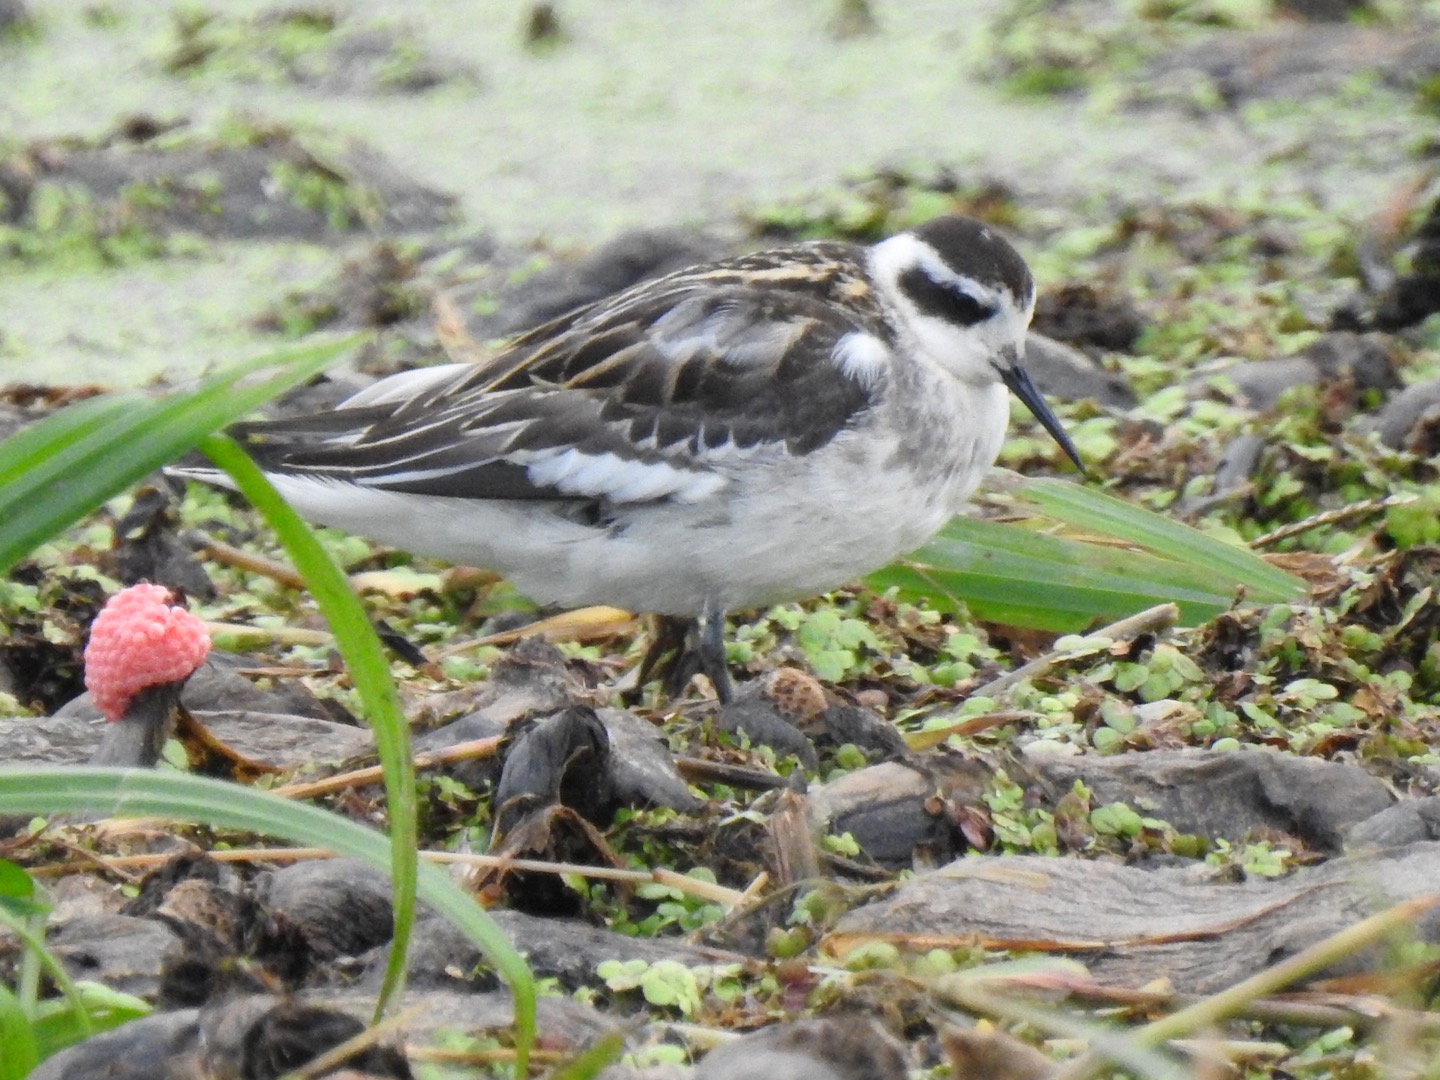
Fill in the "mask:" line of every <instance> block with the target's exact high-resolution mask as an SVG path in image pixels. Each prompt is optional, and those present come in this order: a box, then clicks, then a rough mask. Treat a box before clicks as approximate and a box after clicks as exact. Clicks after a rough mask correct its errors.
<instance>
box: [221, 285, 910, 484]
mask: <svg viewBox="0 0 1440 1080" xmlns="http://www.w3.org/2000/svg"><path fill="white" fill-rule="evenodd" d="M832 284H833V283H832ZM841 285H845V283H843V282H842V283H841V284H836V285H834V287H835V288H839V287H841ZM802 286H803V287H802ZM846 287H848V288H849V289H850V292H851V294H852V296H851V300H852V302H851V303H848V304H836V303H834V302H832V301H831V298H830V297H829V296H826V295H823V294H818V295H817V286H816V281H815V276H814V275H811V276H810V277H808V278H807V277H805V276H804V275H802V274H798V273H797V274H795V275H793V281H792V280H790V279H785V278H783V277H780V278H778V279H777V281H776V282H769V283H765V282H762V283H759V284H757V283H756V282H755V280H754V275H746V274H743V273H738V272H735V273H731V274H729V275H728V276H726V275H722V274H721V273H720V272H719V271H713V272H710V273H704V274H700V273H694V272H692V273H689V274H686V273H682V274H679V275H672V276H671V277H669V278H663V279H660V280H659V281H657V282H651V283H649V284H647V285H642V286H639V287H637V288H636V289H632V290H630V291H629V292H627V293H623V294H621V295H620V296H619V297H617V298H615V299H614V300H611V301H609V302H604V303H601V304H597V305H593V306H591V307H589V308H584V309H581V310H580V311H578V312H572V313H571V314H569V315H566V316H563V317H561V318H560V319H558V320H555V321H554V322H552V323H548V324H546V325H544V326H541V327H539V328H537V329H536V330H533V331H531V332H530V333H528V334H526V335H524V336H522V337H521V338H519V339H517V340H516V341H515V342H514V343H513V344H512V346H511V347H510V348H509V349H508V350H507V351H506V353H505V354H504V355H502V356H501V357H498V358H497V359H496V360H495V361H492V362H490V363H487V364H485V365H484V366H483V367H482V368H465V369H463V370H458V372H457V375H456V376H455V377H444V378H443V379H442V378H436V379H433V380H425V381H423V382H422V384H421V388H420V390H419V392H417V393H415V394H413V395H412V396H410V397H409V398H406V399H405V400H403V401H401V402H399V403H398V404H397V403H396V402H395V401H394V400H393V398H394V397H395V396H396V395H392V394H390V393H389V392H387V391H383V385H384V384H381V388H382V392H380V393H369V394H368V395H367V397H366V398H364V399H362V401H361V402H360V403H359V404H357V406H356V407H354V408H345V407H343V406H342V407H341V408H340V409H338V410H335V411H333V412H331V413H329V414H327V415H325V416H323V417H319V418H316V419H317V421H318V423H317V424H316V425H315V427H314V428H312V429H311V433H310V434H309V435H307V434H306V433H305V432H304V430H303V428H304V421H300V422H294V421H290V422H282V423H281V424H278V425H274V424H272V425H267V424H257V425H250V426H249V427H248V428H247V429H245V431H244V434H245V435H246V436H247V439H248V440H249V441H251V443H252V445H253V446H254V447H255V449H256V451H257V456H259V457H260V458H261V461H262V464H264V465H266V466H267V467H269V468H271V469H273V470H277V471H280V472H288V473H301V474H305V475H309V476H317V477H327V478H331V479H334V480H338V481H344V482H349V483H355V484H361V485H364V486H367V487H374V488H379V489H384V490H391V491H402V492H412V493H418V494H426V495H446V496H455V497H461V498H470V499H485V498H505V499H523V498H544V499H555V498H575V499H592V500H593V499H600V500H603V501H605V502H607V503H611V504H623V503H634V502H649V501H655V500H679V501H697V500H699V499H702V498H704V497H706V496H708V495H710V494H712V493H714V492H715V491H717V490H719V488H720V487H722V486H723V485H724V483H725V480H724V477H723V475H722V474H721V473H720V472H717V466H723V462H724V461H725V460H726V459H727V458H733V457H734V456H736V455H746V454H754V453H757V452H762V451H766V450H771V451H776V452H788V453H791V454H804V453H807V452H810V451H812V450H814V449H816V448H817V447H819V446H822V445H824V444H825V443H827V442H829V441H830V440H831V439H832V438H834V437H835V435H836V434H838V433H839V432H840V431H842V430H843V429H844V428H845V427H846V426H847V425H849V424H851V423H852V422H853V421H854V420H855V418H856V417H857V416H858V415H859V414H861V413H863V412H864V411H866V410H867V409H869V408H870V407H871V405H872V404H873V399H874V395H875V393H876V392H877V387H878V384H879V381H880V378H881V377H882V375H883V372H884V369H885V367H886V366H887V365H888V359H889V355H890V352H889V349H890V346H889V345H888V343H887V342H886V341H885V339H884V333H883V330H882V326H883V323H882V322H881V321H880V318H879V312H878V309H873V308H872V306H871V303H870V300H869V297H868V296H866V295H864V294H863V292H862V290H863V284H862V283H860V282H859V281H856V280H853V279H852V280H851V281H850V282H849V283H848V285H846ZM856 301H858V302H856ZM347 419H348V420H349V421H350V423H348V424H347V423H346V420H347ZM317 439H318V441H317Z"/></svg>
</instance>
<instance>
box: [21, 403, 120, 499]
mask: <svg viewBox="0 0 1440 1080" xmlns="http://www.w3.org/2000/svg"><path fill="white" fill-rule="evenodd" d="M144 400H145V397H144V395H143V394H140V393H120V394H101V395H100V396H98V397H92V398H86V399H85V400H84V401H77V402H76V403H75V404H73V405H68V406H66V407H65V408H63V409H61V410H59V411H58V412H55V413H52V414H51V415H50V416H48V417H46V418H45V419H44V420H42V421H40V422H39V423H36V424H31V425H30V426H29V427H27V428H22V429H21V430H20V431H19V432H17V433H16V434H15V435H13V436H11V437H10V438H9V439H7V440H6V441H5V442H4V443H3V444H0V451H3V453H0V488H3V487H4V486H5V485H6V484H9V483H11V482H12V481H13V480H15V479H16V478H17V477H19V476H20V475H21V474H22V473H24V472H26V471H27V470H29V469H32V468H34V467H35V466H36V465H38V464H39V463H40V462H42V461H44V460H45V458H47V457H49V456H50V455H51V454H52V453H54V447H55V446H57V445H63V444H65V443H68V442H71V441H76V440H79V439H82V438H84V437H85V436H86V435H88V434H89V433H90V432H91V431H93V430H95V428H97V427H99V426H100V425H102V424H104V423H106V422H107V421H110V420H113V419H114V418H115V417H117V416H120V415H121V414H123V413H125V412H127V411H129V410H130V409H133V408H134V407H135V406H136V405H137V404H139V403H140V402H143V401H144Z"/></svg>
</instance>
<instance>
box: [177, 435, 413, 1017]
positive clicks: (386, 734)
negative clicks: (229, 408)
mask: <svg viewBox="0 0 1440 1080" xmlns="http://www.w3.org/2000/svg"><path fill="white" fill-rule="evenodd" d="M200 449H201V450H202V451H203V452H204V453H205V455H206V456H207V457H209V458H210V460H211V461H213V462H214V463H215V464H216V465H218V466H219V467H220V468H222V469H224V470H225V471H226V472H227V473H229V474H230V478H231V479H232V480H234V481H235V486H236V487H238V488H239V489H240V492H241V494H243V495H244V496H245V497H246V498H247V499H249V500H250V502H251V504H252V505H253V506H254V507H255V508H256V509H257V510H259V511H260V512H261V513H262V514H263V515H264V516H265V519H266V520H267V521H269V522H270V524H271V526H272V527H273V528H274V529H275V532H276V534H277V535H278V536H279V538H280V542H281V544H282V545H284V548H285V553H286V554H287V555H289V557H290V561H291V562H293V563H294V564H295V568H296V569H297V570H299V571H300V573H301V575H302V576H303V577H304V578H305V585H306V587H307V588H308V589H309V590H310V593H311V595H312V596H314V597H315V602H316V603H317V604H319V605H320V611H321V613H322V614H323V615H324V616H325V621H326V622H328V623H329V624H330V629H331V630H332V631H333V632H334V634H335V642H336V644H337V645H338V646H339V648H340V653H341V655H342V656H343V657H344V659H345V664H346V666H347V668H348V669H349V671H350V678H351V679H352V680H353V682H354V683H355V688H356V690H357V691H359V693H360V696H361V698H362V699H363V700H364V702H365V709H366V714H367V719H368V720H369V722H370V727H371V729H372V730H373V731H374V733H375V748H376V751H377V753H378V755H379V757H380V764H381V767H382V769H383V771H384V775H385V796H386V803H387V809H388V811H389V816H390V836H391V839H392V841H393V843H392V845H391V856H392V858H393V859H394V863H393V866H392V868H391V874H392V878H393V880H394V883H395V889H394V895H393V897H392V900H393V903H394V911H395V932H394V939H393V940H392V942H391V945H390V958H389V962H388V963H387V965H386V968H385V979H384V982H383V983H382V985H381V987H380V1000H379V1002H378V1003H377V1004H376V1007H375V1012H376V1019H379V1017H380V1015H381V1014H383V1012H384V1011H385V1007H386V1005H387V1004H388V1003H389V1002H390V1001H391V999H392V998H393V997H394V996H395V995H396V994H397V993H398V992H399V991H400V988H401V986H402V985H403V983H404V980H405V955H406V951H407V949H408V946H409V943H410V929H411V926H412V924H413V923H414V920H415V874H416V868H417V863H418V861H419V856H418V855H417V853H416V848H417V847H418V842H417V840H416V819H417V816H418V801H417V797H416V793H415V770H414V767H413V766H412V764H411V753H410V727H409V724H408V723H407V722H406V720H405V712H404V709H403V708H402V707H401V705H400V695H399V694H398V693H397V692H396V690H395V682H394V680H393V679H391V677H390V664H389V662H388V661H387V660H386V657H385V650H384V649H383V648H382V647H381V645H380V640H379V638H378V637H376V635H375V630H374V628H373V627H372V626H371V625H370V620H369V619H367V618H366V617H365V611H364V609H363V608H362V607H361V606H360V602H359V601H358V600H357V599H356V598H355V594H354V593H353V592H351V591H350V584H349V582H348V581H347V580H346V577H345V572H344V571H343V570H341V569H340V567H339V566H337V565H336V563H335V560H334V559H332V558H331V557H330V554H329V553H328V552H327V551H326V550H325V549H324V548H323V547H322V546H321V545H320V542H319V541H318V540H317V539H316V538H315V534H314V533H312V532H311V531H310V527H309V526H308V525H306V524H305V522H303V521H301V520H300V517H299V515H297V514H296V513H295V511H294V510H292V509H291V508H290V506H289V504H288V503H286V502H285V500H284V499H282V498H281V497H280V494H279V493H278V492H277V491H276V490H275V488H274V486H273V485H271V483H270V482H269V481H268V480H267V479H265V474H264V473H263V472H261V471H260V469H259V468H258V467H257V466H256V464H255V463H254V462H253V461H251V460H250V457H249V455H247V454H246V453H245V451H243V450H241V449H240V447H239V445H238V444H237V443H236V442H235V441H234V440H233V439H230V438H228V437H226V436H224V435H211V436H208V437H207V438H206V439H204V440H203V441H202V442H201V443H200Z"/></svg>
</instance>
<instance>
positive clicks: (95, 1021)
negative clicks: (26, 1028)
mask: <svg viewBox="0 0 1440 1080" xmlns="http://www.w3.org/2000/svg"><path fill="white" fill-rule="evenodd" d="M72 989H73V990H74V997H73V999H72V998H69V997H67V998H63V999H59V1000H55V999H52V1000H48V1001H42V1002H41V1003H40V1006H39V1008H37V1009H36V1010H35V1019H34V1023H33V1024H32V1029H33V1031H34V1033H35V1044H36V1047H37V1048H38V1050H39V1053H40V1060H41V1061H44V1060H45V1059H47V1058H49V1057H52V1056H54V1055H55V1054H58V1053H59V1052H60V1051H61V1050H64V1049H65V1048H66V1047H67V1046H74V1045H75V1044H76V1043H77V1042H83V1041H84V1040H85V1039H88V1038H89V1037H90V1036H91V1034H94V1033H98V1032H102V1031H110V1030H112V1029H114V1028H117V1027H119V1026H120V1025H121V1024H127V1023H129V1022H130V1021H131V1020H138V1019H139V1018H140V1017H142V1016H149V1015H150V1014H151V1013H152V1012H153V1011H154V1010H153V1009H152V1008H151V1007H150V1006H149V1005H148V1004H147V1003H146V1002H144V1001H142V1000H141V999H140V998H137V997H134V996H133V995H131V994H122V993H120V992H119V991H118V990H112V989H110V987H108V986H104V985H102V984H101V983H95V982H78V983H75V984H74V986H73V988H72Z"/></svg>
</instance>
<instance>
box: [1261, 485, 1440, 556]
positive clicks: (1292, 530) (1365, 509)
mask: <svg viewBox="0 0 1440 1080" xmlns="http://www.w3.org/2000/svg"><path fill="white" fill-rule="evenodd" d="M1419 497H1420V496H1418V495H1387V496H1385V497H1384V498H1380V499H1361V500H1360V501H1359V502H1353V503H1350V504H1349V505H1348V506H1337V507H1336V508H1335V509H1334V510H1322V511H1321V512H1320V513H1318V514H1311V515H1310V516H1309V517H1307V518H1304V519H1302V520H1300V521H1292V522H1291V523H1290V524H1288V525H1282V526H1280V528H1278V529H1274V530H1272V531H1270V532H1268V533H1265V534H1264V535H1263V536H1257V537H1256V538H1255V539H1254V540H1251V541H1250V546H1251V547H1252V548H1256V549H1259V548H1267V547H1272V546H1273V545H1275V544H1278V543H1280V541H1281V540H1289V539H1290V538H1291V537H1292V536H1299V535H1300V534H1301V533H1307V532H1309V531H1310V530H1311V529H1318V528H1320V527H1321V526H1322V525H1337V524H1339V523H1340V522H1342V521H1353V520H1355V519H1356V518H1366V517H1370V516H1371V515H1372V514H1380V513H1383V512H1384V511H1386V510H1388V509H1390V508H1391V507H1392V506H1404V505H1405V504H1406V503H1412V502H1414V501H1415V500H1416V499H1418V498H1419Z"/></svg>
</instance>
